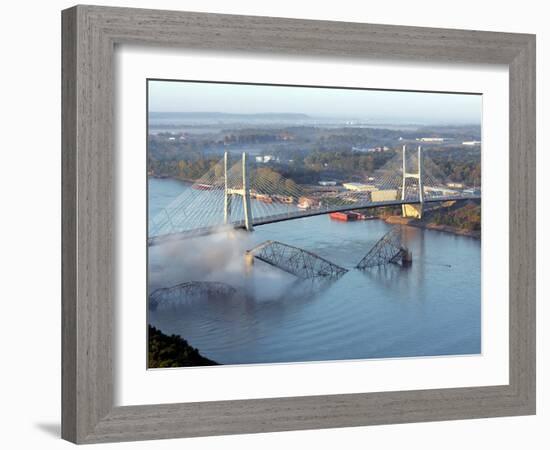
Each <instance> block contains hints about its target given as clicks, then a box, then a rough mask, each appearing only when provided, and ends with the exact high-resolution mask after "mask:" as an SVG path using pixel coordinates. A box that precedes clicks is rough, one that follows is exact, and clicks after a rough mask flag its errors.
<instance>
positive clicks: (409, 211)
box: [401, 145, 424, 219]
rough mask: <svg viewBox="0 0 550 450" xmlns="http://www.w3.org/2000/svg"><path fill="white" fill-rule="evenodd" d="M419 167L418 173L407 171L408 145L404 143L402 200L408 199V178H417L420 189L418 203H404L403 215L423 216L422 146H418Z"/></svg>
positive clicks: (419, 217)
mask: <svg viewBox="0 0 550 450" xmlns="http://www.w3.org/2000/svg"><path fill="white" fill-rule="evenodd" d="M417 159H418V168H417V171H416V173H413V172H408V171H407V146H406V145H403V183H402V187H401V200H406V192H407V180H408V179H413V180H416V181H417V182H416V185H417V190H418V200H419V203H418V204H403V205H402V206H401V211H402V215H403V217H413V218H416V219H421V218H422V212H423V210H424V183H423V181H422V165H423V162H422V147H421V146H420V145H419V146H418V158H417Z"/></svg>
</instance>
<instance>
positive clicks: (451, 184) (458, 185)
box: [447, 182, 464, 189]
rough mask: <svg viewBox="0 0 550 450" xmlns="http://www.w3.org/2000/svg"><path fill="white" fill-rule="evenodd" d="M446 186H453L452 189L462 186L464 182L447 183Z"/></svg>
mask: <svg viewBox="0 0 550 450" xmlns="http://www.w3.org/2000/svg"><path fill="white" fill-rule="evenodd" d="M447 187H450V188H454V189H462V188H463V187H464V184H462V183H453V182H450V183H447Z"/></svg>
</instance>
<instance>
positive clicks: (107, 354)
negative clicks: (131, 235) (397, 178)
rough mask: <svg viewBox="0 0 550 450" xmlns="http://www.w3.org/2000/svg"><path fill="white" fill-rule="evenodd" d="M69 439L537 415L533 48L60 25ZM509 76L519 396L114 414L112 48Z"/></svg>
mask: <svg viewBox="0 0 550 450" xmlns="http://www.w3.org/2000/svg"><path fill="white" fill-rule="evenodd" d="M62 31H63V43H62V53H63V56H62V82H63V87H62V106H63V111H62V147H63V149H62V151H63V154H62V174H63V182H62V196H63V197H62V206H63V218H62V226H63V245H62V259H63V261H62V271H63V280H62V326H63V331H62V347H63V348H62V364H63V367H62V373H63V376H62V378H63V379H62V407H63V413H62V437H63V438H64V439H67V440H70V441H73V442H76V443H93V442H107V441H127V440H139V439H160V438H176V437H190V436H208V435H220V434H235V433H258V432H271V431H283V430H299V429H317V428H334V427H346V426H361V425H371V424H387V423H403V422H420V421H432V420H450V419H467V418H479V417H493V416H511V415H525V414H534V413H535V231H536V230H535V36H533V35H527V34H510V33H493V32H483V31H465V30H450V29H436V28H417V27H408V26H389V25H370V24H359V23H344V22H328V21H309V20H296V19H281V18H270V17H248V16H233V15H219V14H203V13H189V12H175V11H156V10H144V9H127V8H109V7H97V6H75V7H73V8H70V9H67V10H65V11H63V13H62ZM121 43H122V44H124V43H131V44H152V45H158V46H163V47H168V46H172V47H173V46H175V47H183V48H192V49H199V50H200V49H205V50H207V49H215V50H227V51H242V52H250V51H255V52H264V53H266V54H283V55H284V54H286V55H289V54H293V55H301V54H303V55H319V56H327V57H331V58H334V57H336V58H338V57H348V58H349V57H353V58H367V57H369V58H372V57H375V58H392V59H407V60H417V61H439V62H467V63H486V64H506V65H507V66H508V67H509V74H510V75H509V76H510V225H509V226H510V280H509V283H510V299H509V301H510V384H509V385H503V386H489V387H473V388H456V389H433V390H422V391H404V392H385V393H361V394H347V395H325V396H309V397H286V398H277V399H263V400H238V401H216V402H202V403H180V404H169V405H140V406H122V407H114V406H113V369H112V354H113V353H112V340H113V322H112V317H113V311H114V303H113V302H114V274H115V270H114V269H115V265H114V262H113V257H114V253H113V243H114V239H115V236H114V224H113V217H114V193H113V188H114V180H113V163H114V159H115V155H114V152H115V148H114V144H113V141H114V139H113V119H114V117H113V116H114V114H113V99H114V95H113V94H114V93H113V52H114V46H115V44H121Z"/></svg>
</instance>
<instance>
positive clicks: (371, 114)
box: [149, 81, 481, 124]
mask: <svg viewBox="0 0 550 450" xmlns="http://www.w3.org/2000/svg"><path fill="white" fill-rule="evenodd" d="M149 111H153V112H224V113H241V114H251V113H304V114H308V115H311V116H315V117H341V118H354V119H364V120H384V121H392V120H393V121H396V122H409V123H438V124H442V123H444V124H479V123H480V122H481V95H468V94H441V93H426V92H406V91H377V90H363V89H361V90H356V89H326V88H325V89H323V88H308V87H289V86H258V85H239V84H220V83H197V82H183V81H149Z"/></svg>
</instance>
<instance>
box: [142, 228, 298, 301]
mask: <svg viewBox="0 0 550 450" xmlns="http://www.w3.org/2000/svg"><path fill="white" fill-rule="evenodd" d="M257 244H258V242H257V240H255V239H254V233H249V232H245V231H241V230H233V229H231V230H219V232H216V233H213V234H210V235H208V236H200V237H195V238H188V239H182V240H174V241H168V242H165V243H163V244H160V245H156V246H152V247H149V255H148V265H149V280H148V284H149V293H151V292H153V291H154V290H156V289H159V288H163V287H171V286H174V285H177V284H180V283H184V282H188V281H217V282H224V283H227V284H229V285H231V286H233V287H235V288H237V289H238V290H240V291H243V292H245V293H246V294H247V295H248V296H250V297H252V298H254V299H256V300H258V301H265V300H267V301H269V300H275V299H277V298H280V297H281V296H285V295H289V291H291V290H292V289H291V286H292V285H293V284H295V282H296V278H295V277H293V276H291V275H289V274H286V273H284V272H282V271H280V270H279V269H276V268H274V267H271V266H267V265H266V264H264V263H262V262H260V261H256V262H255V264H254V265H253V266H252V267H251V268H248V269H247V267H246V265H245V252H246V250H249V249H251V248H253V247H254V246H255V245H257Z"/></svg>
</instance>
